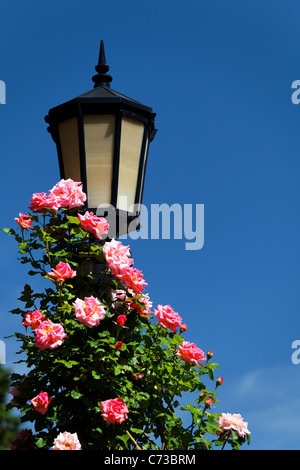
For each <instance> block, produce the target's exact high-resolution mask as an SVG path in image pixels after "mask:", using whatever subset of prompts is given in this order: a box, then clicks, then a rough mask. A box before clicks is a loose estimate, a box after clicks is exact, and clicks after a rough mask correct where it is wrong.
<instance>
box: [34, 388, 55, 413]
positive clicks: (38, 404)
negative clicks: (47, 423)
mask: <svg viewBox="0 0 300 470" xmlns="http://www.w3.org/2000/svg"><path fill="white" fill-rule="evenodd" d="M52 400H53V399H52V398H51V397H49V395H48V393H47V392H43V391H41V392H40V393H39V394H38V395H37V396H36V397H34V398H32V399H31V400H30V402H31V403H32V405H33V407H34V409H35V410H36V411H38V412H39V413H41V414H42V415H44V414H45V413H46V411H47V410H48V405H49V403H51V401H52Z"/></svg>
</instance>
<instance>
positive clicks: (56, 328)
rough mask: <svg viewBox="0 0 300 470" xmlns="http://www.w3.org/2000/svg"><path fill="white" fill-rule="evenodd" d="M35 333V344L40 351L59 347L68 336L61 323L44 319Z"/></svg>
mask: <svg viewBox="0 0 300 470" xmlns="http://www.w3.org/2000/svg"><path fill="white" fill-rule="evenodd" d="M35 334H36V337H35V346H36V347H37V348H38V349H39V350H40V351H43V350H44V349H48V348H49V349H54V348H57V347H58V346H60V345H61V344H62V340H63V339H64V338H66V336H67V335H66V333H65V330H64V327H63V326H62V325H61V324H60V323H52V322H51V321H50V320H45V321H43V322H42V323H41V324H40V325H39V327H38V328H37V329H36V330H35Z"/></svg>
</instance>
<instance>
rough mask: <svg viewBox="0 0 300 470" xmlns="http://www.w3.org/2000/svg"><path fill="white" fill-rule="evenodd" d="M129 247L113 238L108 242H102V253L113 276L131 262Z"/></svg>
mask: <svg viewBox="0 0 300 470" xmlns="http://www.w3.org/2000/svg"><path fill="white" fill-rule="evenodd" d="M129 249H130V247H129V246H124V245H122V242H119V241H116V240H115V239H114V238H113V239H112V240H111V241H110V242H106V243H104V246H103V253H104V256H105V259H106V263H107V265H108V267H109V268H110V270H111V273H112V274H113V275H114V276H116V275H117V274H120V273H121V271H122V270H123V269H124V268H126V267H129V266H131V265H132V264H133V259H132V258H131V255H130V251H129Z"/></svg>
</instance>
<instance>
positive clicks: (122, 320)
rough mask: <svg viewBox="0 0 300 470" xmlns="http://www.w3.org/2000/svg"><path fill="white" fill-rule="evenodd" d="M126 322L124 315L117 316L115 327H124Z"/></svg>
mask: <svg viewBox="0 0 300 470" xmlns="http://www.w3.org/2000/svg"><path fill="white" fill-rule="evenodd" d="M126 320H127V317H126V315H119V316H118V318H117V325H118V326H124V325H125V322H126Z"/></svg>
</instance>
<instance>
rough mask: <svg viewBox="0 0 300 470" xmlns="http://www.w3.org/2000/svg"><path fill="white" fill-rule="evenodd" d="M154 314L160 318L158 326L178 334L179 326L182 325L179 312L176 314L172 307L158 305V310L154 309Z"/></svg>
mask: <svg viewBox="0 0 300 470" xmlns="http://www.w3.org/2000/svg"><path fill="white" fill-rule="evenodd" d="M153 313H154V315H155V316H156V317H157V318H158V324H159V325H162V326H163V327H164V328H170V330H172V331H174V332H176V328H177V326H180V325H181V322H182V318H181V317H180V316H179V315H178V313H177V312H174V310H173V309H172V307H170V305H164V306H163V305H158V306H157V310H156V309H154V311H153Z"/></svg>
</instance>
